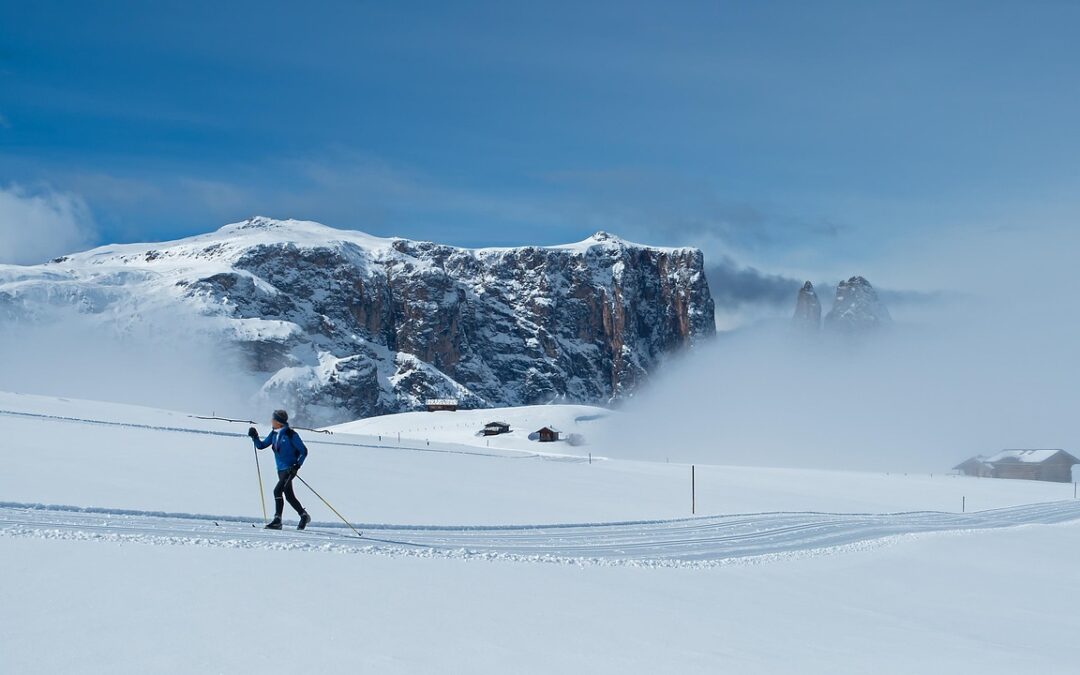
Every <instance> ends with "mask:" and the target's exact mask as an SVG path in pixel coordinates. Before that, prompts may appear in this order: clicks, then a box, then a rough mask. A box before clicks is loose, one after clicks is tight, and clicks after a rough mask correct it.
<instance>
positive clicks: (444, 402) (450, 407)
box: [424, 398, 458, 412]
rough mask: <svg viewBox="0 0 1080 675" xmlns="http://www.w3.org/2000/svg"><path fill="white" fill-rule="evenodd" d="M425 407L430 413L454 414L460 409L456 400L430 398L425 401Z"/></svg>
mask: <svg viewBox="0 0 1080 675" xmlns="http://www.w3.org/2000/svg"><path fill="white" fill-rule="evenodd" d="M424 407H425V408H427V411H428V412H436V411H439V410H447V411H449V412H454V411H455V410H457V409H458V401H457V399H456V398H429V399H428V400H426V401H424Z"/></svg>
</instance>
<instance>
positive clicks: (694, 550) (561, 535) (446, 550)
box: [0, 500, 1080, 567]
mask: <svg viewBox="0 0 1080 675" xmlns="http://www.w3.org/2000/svg"><path fill="white" fill-rule="evenodd" d="M1075 520H1080V501H1075V500H1074V501H1060V502H1047V503H1041V504H1028V505H1024V506H1016V507H1010V508H1003V509H994V510H990V511H980V512H976V513H968V514H957V513H943V512H927V511H922V512H911V513H886V514H842V513H755V514H740V515H726V516H704V517H698V518H688V519H680V520H656V521H635V522H620V523H582V524H566V525H525V526H505V527H478V526H477V527H470V526H460V527H442V526H440V527H435V526H430V527H429V526H397V525H377V524H359V523H358V524H356V527H357V528H358V529H360V530H361V531H363V532H364V537H363V538H362V539H358V538H356V536H355V535H354V534H353V533H352V532H351V531H350V530H349V529H348V528H347V527H346V526H345V525H344V523H340V522H339V523H328V522H316V523H312V524H311V526H309V528H308V530H307V531H304V532H298V531H296V530H295V529H290V527H292V526H294V524H288V523H287V524H286V529H285V530H282V531H280V532H271V531H265V530H262V529H261V527H262V521H260V520H257V519H252V518H237V517H228V516H208V515H195V514H176V513H158V512H150V511H134V510H119V509H96V508H79V507H73V506H54V505H42V504H21V503H12V502H0V535H5V536H30V537H42V538H62V539H88V540H104V541H116V542H132V543H145V544H171V545H204V546H222V547H231V548H262V549H281V550H290V549H291V550H312V551H329V552H339V553H367V554H377V555H378V554H381V555H411V556H424V557H454V558H479V559H496V560H500V559H501V560H515V561H525V562H529V561H531V562H562V563H571V564H600V565H634V566H641V567H679V566H689V567H699V566H711V565H718V564H725V563H730V562H733V561H738V560H743V561H760V560H770V559H784V558H796V557H808V556H816V555H823V554H827V553H830V552H836V551H838V550H852V549H860V548H867V547H871V546H874V545H877V544H880V543H882V542H884V541H887V540H889V539H891V538H895V537H899V536H905V535H915V534H922V533H933V532H960V531H975V530H991V529H999V528H1006V527H1015V526H1020V525H1048V524H1055V523H1064V522H1069V521H1075ZM252 525H255V527H252Z"/></svg>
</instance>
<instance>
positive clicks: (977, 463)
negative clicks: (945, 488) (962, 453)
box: [953, 455, 994, 478]
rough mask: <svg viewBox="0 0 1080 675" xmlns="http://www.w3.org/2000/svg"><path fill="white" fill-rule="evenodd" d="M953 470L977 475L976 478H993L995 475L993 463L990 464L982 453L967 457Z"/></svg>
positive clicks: (968, 474)
mask: <svg viewBox="0 0 1080 675" xmlns="http://www.w3.org/2000/svg"><path fill="white" fill-rule="evenodd" d="M953 470H954V471H959V472H960V473H962V474H964V475H965V476H975V477H976V478H991V477H993V475H994V467H993V465H992V464H988V463H987V462H986V458H985V457H983V456H982V455H979V456H977V457H972V458H971V459H965V460H964V461H962V462H960V463H959V464H957V465H956V466H954V467H953Z"/></svg>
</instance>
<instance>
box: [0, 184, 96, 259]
mask: <svg viewBox="0 0 1080 675" xmlns="http://www.w3.org/2000/svg"><path fill="white" fill-rule="evenodd" d="M95 229H96V228H95V226H94V220H93V217H92V216H91V214H90V209H89V208H88V207H87V205H86V202H85V201H83V199H82V198H81V197H79V196H78V195H74V194H70V193H65V192H54V191H51V190H45V191H37V192H31V191H29V190H26V189H24V188H22V187H20V186H18V185H12V186H10V187H7V188H0V263H15V264H20V265H27V264H34V263H41V262H44V261H46V260H48V259H50V258H53V257H56V256H58V255H62V254H64V253H72V252H74V251H77V250H80V249H83V248H86V247H87V246H89V245H91V244H92V243H93V242H94V238H95Z"/></svg>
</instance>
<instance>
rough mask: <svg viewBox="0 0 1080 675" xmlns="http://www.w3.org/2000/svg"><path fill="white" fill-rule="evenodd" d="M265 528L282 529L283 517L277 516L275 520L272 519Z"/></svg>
mask: <svg viewBox="0 0 1080 675" xmlns="http://www.w3.org/2000/svg"><path fill="white" fill-rule="evenodd" d="M263 529H264V530H280V529H281V518H279V517H275V518H274V519H273V520H271V521H270V522H269V523H267V524H266V527H264V528H263Z"/></svg>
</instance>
